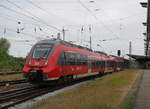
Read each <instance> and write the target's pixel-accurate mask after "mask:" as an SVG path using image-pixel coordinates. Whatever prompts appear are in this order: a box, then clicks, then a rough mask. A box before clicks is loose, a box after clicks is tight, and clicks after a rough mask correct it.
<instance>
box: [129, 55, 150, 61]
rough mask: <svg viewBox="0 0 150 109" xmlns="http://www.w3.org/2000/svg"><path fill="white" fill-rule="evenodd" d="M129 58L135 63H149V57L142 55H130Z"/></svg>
mask: <svg viewBox="0 0 150 109" xmlns="http://www.w3.org/2000/svg"><path fill="white" fill-rule="evenodd" d="M128 56H129V57H131V58H134V59H135V60H137V61H150V56H142V55H130V54H128Z"/></svg>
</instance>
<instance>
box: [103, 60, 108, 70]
mask: <svg viewBox="0 0 150 109" xmlns="http://www.w3.org/2000/svg"><path fill="white" fill-rule="evenodd" d="M104 63H105V64H104V67H105V71H104V72H105V73H106V72H107V64H108V63H107V61H104Z"/></svg>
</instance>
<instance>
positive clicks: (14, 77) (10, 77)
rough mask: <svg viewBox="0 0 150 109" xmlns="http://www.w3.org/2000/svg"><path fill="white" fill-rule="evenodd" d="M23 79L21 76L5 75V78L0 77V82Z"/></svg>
mask: <svg viewBox="0 0 150 109" xmlns="http://www.w3.org/2000/svg"><path fill="white" fill-rule="evenodd" d="M23 78H24V77H23V74H14V75H5V76H0V81H7V80H19V79H23Z"/></svg>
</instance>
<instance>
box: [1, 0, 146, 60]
mask: <svg viewBox="0 0 150 109" xmlns="http://www.w3.org/2000/svg"><path fill="white" fill-rule="evenodd" d="M143 1H144V0H143ZM139 2H141V0H1V2H0V37H5V38H7V39H8V40H9V41H10V42H11V48H10V54H11V55H13V56H17V57H25V56H26V55H27V53H28V52H29V51H30V49H31V46H32V45H33V44H35V43H36V42H37V41H39V40H41V39H44V38H52V35H54V38H56V37H57V33H58V32H60V31H61V30H62V29H63V28H64V29H65V30H66V37H65V39H66V40H67V41H74V43H75V44H80V45H83V46H88V47H89V43H88V41H89V38H90V36H92V48H93V49H94V50H100V51H104V52H106V53H109V54H114V55H116V54H117V50H121V52H122V56H124V55H125V54H128V53H129V41H132V54H138V55H143V54H144V41H143V39H144V36H143V35H142V33H143V32H145V31H146V27H144V26H143V25H142V22H144V21H146V9H145V8H142V7H141V6H140V4H139ZM18 22H20V24H18ZM90 25H91V31H89V27H90ZM5 28H6V29H5ZM82 28H83V29H82ZM17 29H19V32H20V33H19V34H18V33H17V32H16V31H17ZM81 30H83V31H82V32H81ZM4 33H5V34H4ZM61 38H62V34H61ZM25 40H30V41H29V42H28V41H25ZM102 40H106V41H102ZM97 44H99V45H100V46H97Z"/></svg>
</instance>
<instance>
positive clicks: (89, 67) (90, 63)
mask: <svg viewBox="0 0 150 109" xmlns="http://www.w3.org/2000/svg"><path fill="white" fill-rule="evenodd" d="M91 72H92V59H91V57H90V56H88V73H91Z"/></svg>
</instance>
